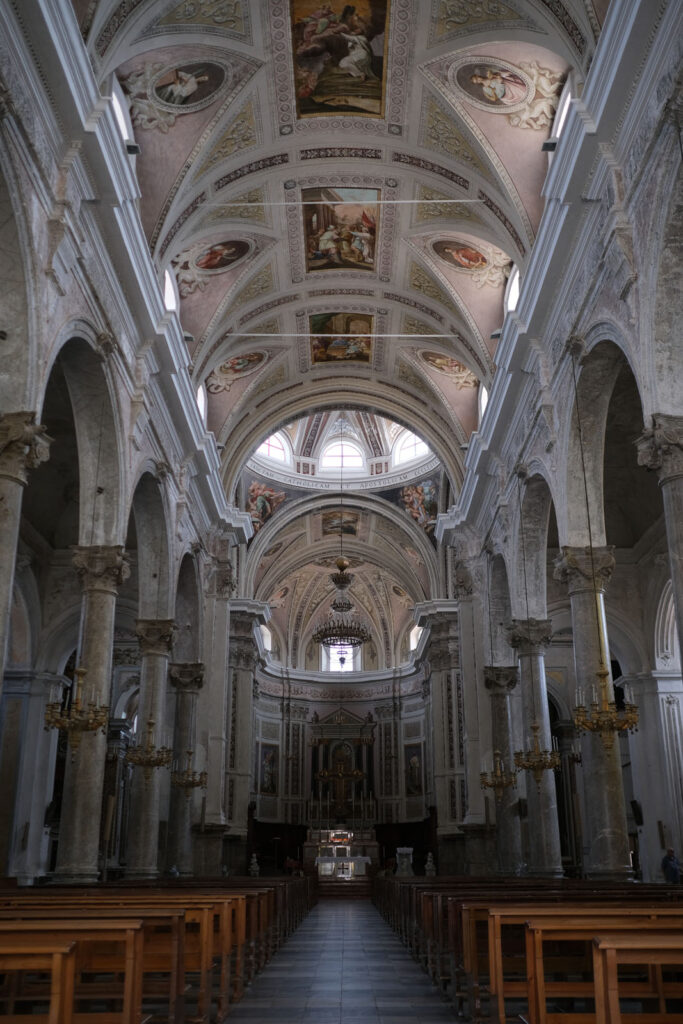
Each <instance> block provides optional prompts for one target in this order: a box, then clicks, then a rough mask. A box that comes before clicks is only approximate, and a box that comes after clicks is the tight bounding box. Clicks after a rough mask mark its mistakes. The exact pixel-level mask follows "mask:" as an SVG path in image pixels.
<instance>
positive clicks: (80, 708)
mask: <svg viewBox="0 0 683 1024" xmlns="http://www.w3.org/2000/svg"><path fill="white" fill-rule="evenodd" d="M86 675H87V672H86V669H84V668H77V669H76V670H75V671H74V676H75V678H74V685H73V695H72V700H71V706H70V707H69V708H68V709H67V710H64V709H63V707H62V702H61V701H59V700H57V701H53V702H51V703H49V704H47V705H46V707H45V728H46V729H63V730H64V731H65V732H66V733H67V734H68V737H69V746H70V747H71V759H72V760H73V758H74V756H75V754H76V751H77V750H78V748H79V746H80V743H81V737H82V736H83V734H84V733H86V732H97V730H98V729H101V730H102V732H104V731H105V729H106V727H107V721H108V719H109V705H108V704H97V703H96V702H95V701H89V702H88V703H87V704H86V705H83V704H82V702H81V692H82V689H83V680H84V678H85V676H86Z"/></svg>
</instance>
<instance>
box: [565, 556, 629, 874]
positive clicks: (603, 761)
mask: <svg viewBox="0 0 683 1024" xmlns="http://www.w3.org/2000/svg"><path fill="white" fill-rule="evenodd" d="M613 569H614V556H613V555H612V550H611V548H605V547H601V548H593V549H592V551H591V549H590V548H575V547H566V546H565V547H563V548H562V554H561V555H560V557H559V558H558V559H557V561H556V563H555V579H557V580H559V581H560V582H562V583H566V584H567V588H568V592H569V601H570V605H571V612H572V633H573V638H574V643H573V646H574V666H575V672H576V683H577V686H578V687H580V688H582V689H583V691H584V694H585V699H586V701H589V700H590V696H589V695H590V694H591V693H592V692H593V688H594V687H595V691H596V693H598V694H599V692H600V682H601V680H600V677H599V676H598V674H597V673H598V671H599V670H600V668H601V667H604V670H606V671H607V670H609V667H610V657H609V643H608V639H607V624H606V620H605V602H604V593H605V589H606V587H607V584H608V582H609V580H610V577H611V575H612V571H613ZM607 686H608V687H609V691H610V696H611V694H612V679H611V674H610V676H609V677H608V679H607ZM581 756H582V759H583V778H584V780H585V785H584V808H585V817H586V820H585V822H584V858H583V870H584V873H585V874H586V875H587V876H588V877H590V878H619V877H626V878H628V877H630V875H631V860H630V856H629V842H628V831H627V828H626V809H625V806H624V783H623V778H622V774H621V755H620V748H619V741H618V739H616V738H615V741H614V743H613V744H612V746H611V747H609V746H607V745H606V744H605V743H604V742H603V741H602V740H601V739H600V737H599V736H595V735H594V734H593V733H585V734H583V735H582V737H581Z"/></svg>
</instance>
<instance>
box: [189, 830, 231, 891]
mask: <svg viewBox="0 0 683 1024" xmlns="http://www.w3.org/2000/svg"><path fill="white" fill-rule="evenodd" d="M229 828H230V826H229V825H221V824H218V823H216V824H207V825H205V826H204V828H203V829H201V830H200V829H197V828H193V829H192V856H193V861H194V872H193V874H194V875H195V876H197V877H198V878H223V877H224V876H225V873H226V871H228V869H229V865H228V864H227V862H226V857H225V853H224V847H225V846H226V845H227V844H226V843H225V839H226V837H227V836H228V834H229ZM233 874H234V872H233Z"/></svg>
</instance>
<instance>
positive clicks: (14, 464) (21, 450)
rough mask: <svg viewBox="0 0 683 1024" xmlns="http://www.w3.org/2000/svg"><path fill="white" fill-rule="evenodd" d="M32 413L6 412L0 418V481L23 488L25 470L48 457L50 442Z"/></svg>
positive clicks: (26, 477)
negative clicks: (15, 482)
mask: <svg viewBox="0 0 683 1024" xmlns="http://www.w3.org/2000/svg"><path fill="white" fill-rule="evenodd" d="M35 418H36V414H35V413H34V412H8V413H5V415H4V416H0V477H8V478H9V479H10V480H16V481H17V483H20V484H22V486H24V485H25V484H26V483H27V482H28V470H29V469H35V467H36V466H38V465H39V464H40V463H41V462H47V460H48V459H49V457H50V444H51V442H52V438H51V437H48V435H47V433H46V428H45V427H44V426H43V425H42V424H41V423H36V422H35Z"/></svg>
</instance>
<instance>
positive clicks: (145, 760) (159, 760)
mask: <svg viewBox="0 0 683 1024" xmlns="http://www.w3.org/2000/svg"><path fill="white" fill-rule="evenodd" d="M154 724H155V723H154V719H153V718H150V719H149V721H148V722H147V732H146V739H145V743H144V746H143V745H142V744H140V745H137V746H133V747H131V748H130V749H129V750H127V751H126V757H125V760H126V764H131V765H133V767H135V768H142V769H143V771H144V773H145V779H146V780H147V781H149V779H150V778H151V776H152V769H153V768H167V767H168V766H169V764H170V763H171V758H172V757H173V751H172V750H171V748H170V747H155V746H154V738H153V737H154Z"/></svg>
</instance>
